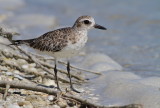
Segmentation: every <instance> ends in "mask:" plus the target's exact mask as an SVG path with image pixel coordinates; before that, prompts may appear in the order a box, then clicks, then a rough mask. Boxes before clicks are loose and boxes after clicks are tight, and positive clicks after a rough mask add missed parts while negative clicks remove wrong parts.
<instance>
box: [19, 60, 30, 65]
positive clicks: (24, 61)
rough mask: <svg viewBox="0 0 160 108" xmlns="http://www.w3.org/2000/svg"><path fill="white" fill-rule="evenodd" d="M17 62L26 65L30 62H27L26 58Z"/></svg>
mask: <svg viewBox="0 0 160 108" xmlns="http://www.w3.org/2000/svg"><path fill="white" fill-rule="evenodd" d="M17 63H18V64H19V65H25V64H28V63H27V61H26V60H24V59H18V60H17Z"/></svg>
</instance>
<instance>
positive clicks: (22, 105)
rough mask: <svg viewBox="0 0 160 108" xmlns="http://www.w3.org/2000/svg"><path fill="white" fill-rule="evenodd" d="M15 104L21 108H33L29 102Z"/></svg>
mask: <svg viewBox="0 0 160 108" xmlns="http://www.w3.org/2000/svg"><path fill="white" fill-rule="evenodd" d="M17 103H18V105H19V106H20V107H23V108H33V106H32V104H31V103H30V102H29V101H18V102H17Z"/></svg>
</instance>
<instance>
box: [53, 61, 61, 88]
mask: <svg viewBox="0 0 160 108" xmlns="http://www.w3.org/2000/svg"><path fill="white" fill-rule="evenodd" d="M57 72H58V71H57V64H56V61H55V66H54V74H55V80H56V84H57V89H58V90H60V91H61V89H60V87H59V83H58V77H57Z"/></svg>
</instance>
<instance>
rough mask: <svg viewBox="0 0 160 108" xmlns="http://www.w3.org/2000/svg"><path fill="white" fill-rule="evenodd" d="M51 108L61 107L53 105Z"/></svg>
mask: <svg viewBox="0 0 160 108" xmlns="http://www.w3.org/2000/svg"><path fill="white" fill-rule="evenodd" d="M51 108H61V107H60V106H58V105H52V106H51Z"/></svg>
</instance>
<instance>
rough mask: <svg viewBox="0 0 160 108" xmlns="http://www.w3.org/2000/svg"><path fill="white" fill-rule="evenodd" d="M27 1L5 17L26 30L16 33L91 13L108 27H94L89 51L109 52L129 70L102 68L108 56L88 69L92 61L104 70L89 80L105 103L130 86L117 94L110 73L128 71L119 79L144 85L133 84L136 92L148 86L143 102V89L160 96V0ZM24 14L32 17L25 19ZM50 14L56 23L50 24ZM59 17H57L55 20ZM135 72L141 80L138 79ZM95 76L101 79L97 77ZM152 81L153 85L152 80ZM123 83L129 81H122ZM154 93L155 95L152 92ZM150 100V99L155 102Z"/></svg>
mask: <svg viewBox="0 0 160 108" xmlns="http://www.w3.org/2000/svg"><path fill="white" fill-rule="evenodd" d="M24 3H25V4H24V5H22V6H21V8H20V9H16V10H14V15H13V16H14V17H13V19H7V20H6V21H5V23H6V24H8V25H11V26H16V27H17V28H18V30H19V31H20V32H21V34H22V36H21V37H18V39H22V38H25V39H26V38H33V37H37V36H39V35H40V34H42V33H44V32H47V31H48V30H52V29H55V28H58V27H61V26H63V25H69V26H71V25H73V23H74V21H75V19H76V18H77V17H79V16H81V15H91V16H93V17H94V18H95V20H96V22H97V23H98V24H101V25H103V26H105V27H107V28H108V30H107V31H101V30H91V31H90V32H89V41H88V43H87V47H86V48H87V54H90V53H101V54H104V55H109V56H110V57H111V58H112V59H114V60H115V61H116V62H118V63H119V64H120V65H121V66H122V67H123V68H124V70H125V71H129V75H128V73H121V72H120V73H119V74H118V73H117V74H114V75H113V74H111V73H108V71H107V70H109V69H108V68H102V67H104V65H106V64H107V63H104V61H99V62H97V64H98V63H100V64H98V65H97V64H96V65H91V66H90V68H89V69H92V68H93V67H94V68H93V69H95V66H97V68H101V69H103V70H102V71H103V76H101V77H97V78H95V79H93V80H92V81H91V82H90V83H91V86H90V87H91V88H92V87H93V88H99V89H96V90H95V91H94V93H96V94H99V95H101V99H102V100H106V101H105V102H103V101H102V103H103V104H104V103H109V104H113V103H117V102H120V101H119V99H120V98H121V97H123V95H122V94H123V93H124V92H127V91H125V90H124V89H121V88H120V89H121V90H119V94H121V95H119V97H117V98H112V97H115V96H114V95H113V96H111V95H110V96H109V95H107V94H108V93H110V91H113V90H115V88H113V89H110V90H108V89H107V87H108V86H109V85H110V84H109V83H110V82H113V86H114V83H115V80H114V79H110V80H108V75H109V76H110V77H113V78H114V77H115V76H116V75H117V76H118V75H122V76H125V75H126V74H127V75H128V76H125V77H126V78H127V77H129V78H130V79H127V80H126V79H123V78H122V80H121V78H119V79H117V81H121V83H122V87H126V88H127V87H128V88H130V86H132V87H135V88H139V87H142V88H140V89H138V90H139V91H138V90H137V92H136V90H135V89H133V91H132V90H131V92H134V94H137V95H136V96H138V94H141V92H142V91H143V90H146V92H144V94H143V96H141V97H143V98H142V99H140V100H139V102H140V101H141V100H143V99H145V98H146V97H145V93H146V94H149V95H148V97H154V96H155V95H157V96H160V94H159V93H157V91H156V90H158V88H159V87H160V85H159V84H157V81H159V80H156V79H157V78H159V76H160V6H159V4H160V1H159V0H121V1H120V0H99V1H98V0H79V1H78V0H65V1H62V0H25V1H24ZM35 14H36V15H39V17H41V18H42V19H36V18H35V16H36V15H35ZM9 15H10V14H9ZM11 15H12V14H11ZM24 15H25V16H24ZM34 15H35V16H34ZM20 16H21V17H20ZM31 16H32V17H31ZM29 17H31V19H28V18H29ZM26 20H29V21H28V22H27V21H26ZM52 20H53V23H51V24H50V22H52ZM55 21H56V23H54V22H55ZM39 23H40V24H39ZM31 24H33V26H30V25H31ZM104 58H105V57H104ZM108 62H109V61H108ZM77 64H78V63H77ZM98 66H99V67H98ZM106 66H108V65H106ZM116 66H117V65H116ZM108 67H109V66H108ZM86 68H87V67H86ZM119 69H120V68H118V70H119ZM120 70H121V69H120ZM113 73H114V72H113ZM133 73H135V74H136V75H135V74H133ZM132 74H133V75H132ZM130 75H131V76H130ZM137 75H138V76H137ZM153 76H154V77H156V78H154V77H153ZM135 77H136V78H138V79H139V80H138V81H137V80H135V79H134V78H135ZM143 78H144V79H143ZM147 78H153V79H152V80H153V81H154V79H155V82H156V83H155V82H150V80H149V81H148V79H147ZM133 79H134V80H133ZM95 81H96V82H98V83H94V82H95ZM141 81H146V82H147V83H145V84H144V83H142V82H141ZM104 82H108V83H105V84H108V86H104V85H102V84H104ZM132 82H133V83H132ZM141 83H142V84H141ZM150 83H151V85H150V86H148V84H150ZM123 84H124V85H126V86H123ZM153 84H155V85H156V87H152V86H153ZM136 85H137V86H136ZM87 86H88V85H87ZM115 86H117V87H118V84H116V83H115ZM110 88H112V87H110ZM148 88H151V91H156V93H157V94H156V93H155V94H153V95H151V94H152V92H150V91H148V90H147V89H148ZM120 91H123V92H120ZM131 92H129V91H128V92H127V93H128V95H125V96H124V98H123V99H122V100H123V101H125V100H126V99H128V98H129V97H132V95H131V94H132V93H131ZM116 93H117V95H118V92H116V91H115V92H113V94H116ZM111 94H112V93H111ZM103 96H104V97H103ZM127 96H128V97H127ZM136 96H135V98H134V99H135V100H136V99H137V101H133V100H132V99H131V98H129V99H131V101H127V102H124V103H130V102H138V99H139V97H136ZM150 99H151V100H152V101H154V99H153V98H150ZM157 99H158V98H157ZM116 100H118V101H116ZM151 100H149V101H150V102H152V101H151ZM107 101H108V102H107ZM120 103H123V102H120ZM140 103H143V102H140ZM146 103H147V102H146ZM117 104H118V103H117ZM152 104H153V103H152ZM148 106H149V105H148Z"/></svg>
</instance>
